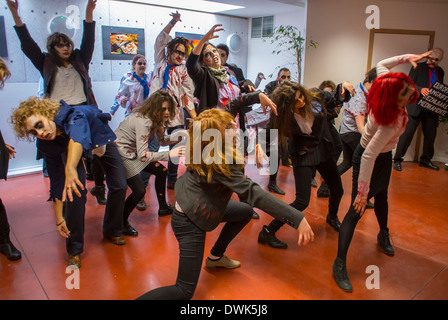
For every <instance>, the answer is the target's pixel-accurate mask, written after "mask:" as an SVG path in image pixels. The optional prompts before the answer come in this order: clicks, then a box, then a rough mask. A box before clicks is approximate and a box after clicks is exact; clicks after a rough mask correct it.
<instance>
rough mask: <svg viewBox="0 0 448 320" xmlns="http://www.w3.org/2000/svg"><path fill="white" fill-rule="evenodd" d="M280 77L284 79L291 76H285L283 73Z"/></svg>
mask: <svg viewBox="0 0 448 320" xmlns="http://www.w3.org/2000/svg"><path fill="white" fill-rule="evenodd" d="M280 78H281V79H283V80H285V79H291V76H285V75H282V76H281V77H280Z"/></svg>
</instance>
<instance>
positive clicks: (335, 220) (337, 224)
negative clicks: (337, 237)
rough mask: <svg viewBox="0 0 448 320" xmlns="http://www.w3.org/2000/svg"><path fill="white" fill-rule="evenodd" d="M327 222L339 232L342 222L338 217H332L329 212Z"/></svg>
mask: <svg viewBox="0 0 448 320" xmlns="http://www.w3.org/2000/svg"><path fill="white" fill-rule="evenodd" d="M327 223H328V224H329V225H330V226H331V227H332V228H333V229H334V230H336V231H337V232H339V229H340V228H341V222H340V221H339V219H338V217H337V216H336V217H335V218H332V217H330V215H329V214H327Z"/></svg>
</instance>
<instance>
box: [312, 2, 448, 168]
mask: <svg viewBox="0 0 448 320" xmlns="http://www.w3.org/2000/svg"><path fill="white" fill-rule="evenodd" d="M369 5H376V6H378V8H379V9H380V28H383V29H408V30H429V31H431V30H433V31H435V32H436V35H435V42H434V47H441V48H443V49H444V50H445V52H446V54H445V59H444V60H443V61H442V63H441V64H440V65H441V67H442V68H443V69H444V70H445V72H446V71H448V19H447V13H448V3H447V2H435V1H393V0H388V1H385V0H382V1H378V0H376V1H371V0H338V1H331V0H312V1H309V2H308V12H307V14H308V16H307V34H308V36H312V37H313V39H314V40H316V41H317V42H318V43H319V45H318V47H317V49H308V50H307V52H306V60H305V71H304V72H305V75H304V84H305V86H307V87H312V86H317V85H318V84H319V83H320V82H321V81H322V80H325V79H331V80H333V81H334V82H336V83H338V82H341V81H344V80H348V81H350V82H352V83H354V84H356V83H358V82H360V81H361V80H362V79H363V75H364V73H365V72H366V69H367V55H368V46H369V35H370V30H368V29H367V28H366V25H365V22H366V19H367V18H368V17H369V15H370V14H368V13H365V11H366V8H367V6H369ZM396 46H397V47H400V46H403V47H404V44H400V43H396ZM310 50H312V52H311V51H310ZM403 53H411V52H403ZM416 53H419V52H416ZM374 63H376V62H375V61H373V64H374ZM445 82H447V79H445ZM435 148H436V153H435V155H434V158H433V160H435V161H442V162H448V155H447V154H446V152H448V134H447V132H446V125H444V126H440V127H439V129H438V134H437V139H436V142H435ZM412 152H413V145H411V147H410V148H409V151H408V154H407V156H406V158H405V159H406V160H411V159H412V158H413V157H412V155H411V153H412Z"/></svg>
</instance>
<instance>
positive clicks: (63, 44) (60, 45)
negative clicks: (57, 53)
mask: <svg viewBox="0 0 448 320" xmlns="http://www.w3.org/2000/svg"><path fill="white" fill-rule="evenodd" d="M55 47H56V48H58V49H62V48H64V47H67V48H70V47H71V45H70V43H68V42H66V43H58V44H57V45H55Z"/></svg>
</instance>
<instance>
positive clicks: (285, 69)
mask: <svg viewBox="0 0 448 320" xmlns="http://www.w3.org/2000/svg"><path fill="white" fill-rule="evenodd" d="M283 71H288V72H289V73H291V71H289V69H288V68H281V69H280V70H278V73H277V77H280V73H282V72H283Z"/></svg>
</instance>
